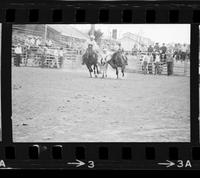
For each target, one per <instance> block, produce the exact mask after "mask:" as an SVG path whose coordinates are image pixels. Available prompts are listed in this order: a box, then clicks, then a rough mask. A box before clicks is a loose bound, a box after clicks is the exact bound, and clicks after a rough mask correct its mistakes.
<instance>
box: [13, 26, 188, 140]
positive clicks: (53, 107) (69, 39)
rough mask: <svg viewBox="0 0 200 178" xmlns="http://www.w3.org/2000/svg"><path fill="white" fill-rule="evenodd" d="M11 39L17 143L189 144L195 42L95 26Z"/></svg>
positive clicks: (22, 33) (18, 30) (22, 29)
mask: <svg viewBox="0 0 200 178" xmlns="http://www.w3.org/2000/svg"><path fill="white" fill-rule="evenodd" d="M12 35H13V36H12V121H13V137H14V141H17V142H18V141H19V142H27V141H28V142H34V141H35V142H38V141H42V142H45V141H47V142H189V141H190V92H189V91H190V90H189V88H190V44H187V43H179V42H177V43H165V42H157V41H155V40H153V39H151V38H147V37H144V36H142V35H139V34H135V33H132V32H131V31H128V32H124V33H123V34H121V36H120V38H119V37H118V30H117V27H116V28H115V29H110V32H109V35H104V33H103V32H101V31H100V30H96V26H95V25H90V28H89V29H88V31H86V30H80V29H79V28H76V27H75V25H42V24H40V25H30V24H29V25H13V34H12ZM98 35H99V36H100V37H99V36H98Z"/></svg>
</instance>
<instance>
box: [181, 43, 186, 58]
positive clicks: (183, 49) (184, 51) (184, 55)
mask: <svg viewBox="0 0 200 178" xmlns="http://www.w3.org/2000/svg"><path fill="white" fill-rule="evenodd" d="M186 53H187V46H186V44H183V46H182V48H181V60H182V61H185V58H186Z"/></svg>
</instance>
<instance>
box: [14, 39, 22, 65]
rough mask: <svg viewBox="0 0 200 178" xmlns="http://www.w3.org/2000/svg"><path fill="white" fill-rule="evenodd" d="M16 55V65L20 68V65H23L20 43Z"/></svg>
mask: <svg viewBox="0 0 200 178" xmlns="http://www.w3.org/2000/svg"><path fill="white" fill-rule="evenodd" d="M15 54H16V60H15V65H16V66H17V67H19V66H20V63H21V57H22V56H21V55H22V47H21V45H20V44H19V43H18V44H17V47H16V48H15Z"/></svg>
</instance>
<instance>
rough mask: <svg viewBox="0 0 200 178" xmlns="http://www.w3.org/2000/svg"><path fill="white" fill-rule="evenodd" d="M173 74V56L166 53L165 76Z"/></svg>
mask: <svg viewBox="0 0 200 178" xmlns="http://www.w3.org/2000/svg"><path fill="white" fill-rule="evenodd" d="M172 74H173V55H172V54H170V53H168V54H167V75H168V76H169V75H172Z"/></svg>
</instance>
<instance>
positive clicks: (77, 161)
mask: <svg viewBox="0 0 200 178" xmlns="http://www.w3.org/2000/svg"><path fill="white" fill-rule="evenodd" d="M67 164H71V165H76V167H80V166H83V165H85V163H84V162H83V161H80V160H78V159H76V162H68V163H67Z"/></svg>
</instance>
